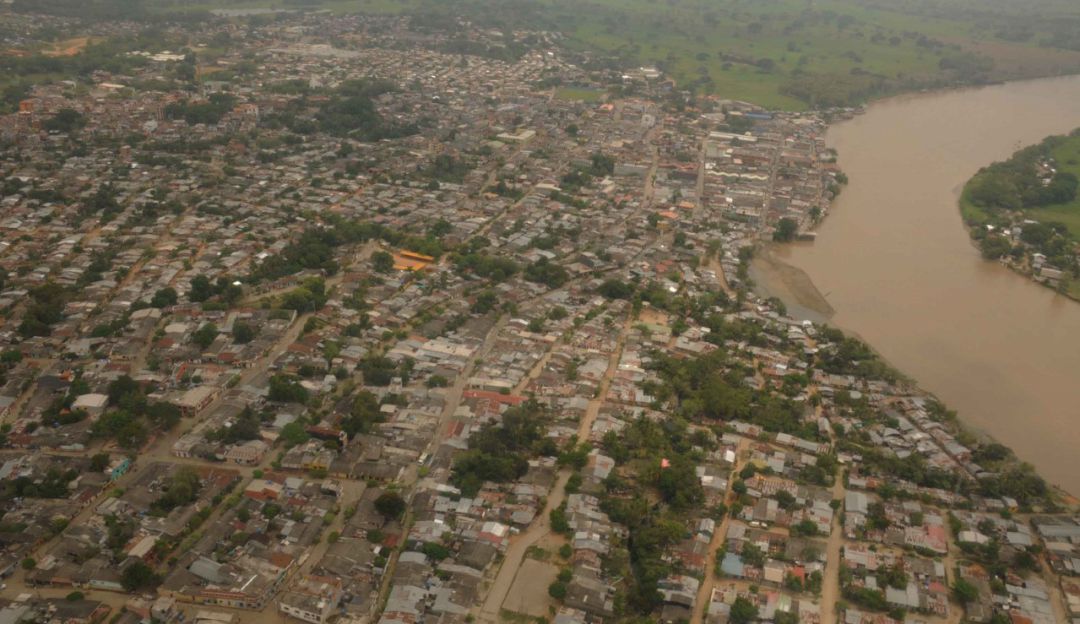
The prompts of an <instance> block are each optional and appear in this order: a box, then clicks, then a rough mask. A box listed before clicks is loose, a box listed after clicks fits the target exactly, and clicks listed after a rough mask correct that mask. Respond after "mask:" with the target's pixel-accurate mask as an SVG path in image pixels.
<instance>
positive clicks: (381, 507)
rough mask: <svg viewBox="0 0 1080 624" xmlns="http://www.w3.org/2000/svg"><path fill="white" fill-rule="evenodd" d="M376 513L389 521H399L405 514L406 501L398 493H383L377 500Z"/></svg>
mask: <svg viewBox="0 0 1080 624" xmlns="http://www.w3.org/2000/svg"><path fill="white" fill-rule="evenodd" d="M375 511H377V512H379V515H381V516H382V517H383V518H385V519H387V520H397V519H398V518H400V517H401V514H403V513H405V499H404V498H401V495H400V494H398V493H397V492H383V493H382V494H380V495H379V497H378V498H376V499H375Z"/></svg>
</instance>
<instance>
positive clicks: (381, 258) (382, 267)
mask: <svg viewBox="0 0 1080 624" xmlns="http://www.w3.org/2000/svg"><path fill="white" fill-rule="evenodd" d="M371 267H372V268H373V269H375V271H376V272H378V273H389V272H390V271H393V270H394V256H392V255H390V254H389V253H388V252H385V251H376V252H375V253H373V254H371Z"/></svg>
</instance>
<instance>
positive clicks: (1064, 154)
mask: <svg viewBox="0 0 1080 624" xmlns="http://www.w3.org/2000/svg"><path fill="white" fill-rule="evenodd" d="M1050 153H1051V154H1052V155H1053V156H1054V160H1056V161H1057V164H1058V169H1059V170H1061V171H1068V172H1069V173H1072V174H1074V175H1076V176H1080V136H1072V137H1069V139H1068V140H1067V141H1065V142H1064V143H1062V144H1061V145H1059V146H1058V147H1056V148H1055V149H1053V150H1052V151H1051V152H1050ZM1027 215H1028V216H1029V217H1031V218H1032V219H1037V220H1039V221H1057V222H1058V223H1064V224H1065V226H1066V227H1068V228H1069V233H1070V234H1072V237H1073V238H1074V239H1076V240H1078V241H1080V196H1077V197H1076V198H1075V199H1073V200H1072V201H1071V202H1069V203H1067V204H1058V205H1054V206H1047V207H1045V208H1035V209H1032V210H1028V211H1027Z"/></svg>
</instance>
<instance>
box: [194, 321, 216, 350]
mask: <svg viewBox="0 0 1080 624" xmlns="http://www.w3.org/2000/svg"><path fill="white" fill-rule="evenodd" d="M217 335H218V328H217V325H214V324H213V323H206V324H205V325H203V326H202V327H200V328H199V329H197V330H195V332H194V333H192V334H191V340H192V341H193V342H194V343H195V344H197V345H199V348H201V349H205V348H207V347H209V346H210V345H211V344H213V342H214V339H215V338H217Z"/></svg>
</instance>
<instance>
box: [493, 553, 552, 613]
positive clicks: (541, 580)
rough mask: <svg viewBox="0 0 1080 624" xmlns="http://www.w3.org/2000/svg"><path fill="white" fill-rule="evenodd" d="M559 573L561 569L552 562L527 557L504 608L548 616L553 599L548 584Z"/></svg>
mask: <svg viewBox="0 0 1080 624" xmlns="http://www.w3.org/2000/svg"><path fill="white" fill-rule="evenodd" d="M558 575H559V569H558V568H557V567H555V566H554V565H552V564H550V563H546V562H543V561H537V560H536V559H525V561H524V562H522V564H521V568H519V569H518V572H517V576H515V577H514V584H513V585H511V586H510V593H509V594H507V595H506V600H504V601H503V605H502V608H503V609H504V610H506V611H513V612H514V613H522V614H524V615H531V616H533V617H547V616H548V615H549V614H548V606H549V604H550V603H551V599H550V598H549V597H548V585H551V584H552V583H553V582H554V581H555V578H556V577H557V576H558Z"/></svg>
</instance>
